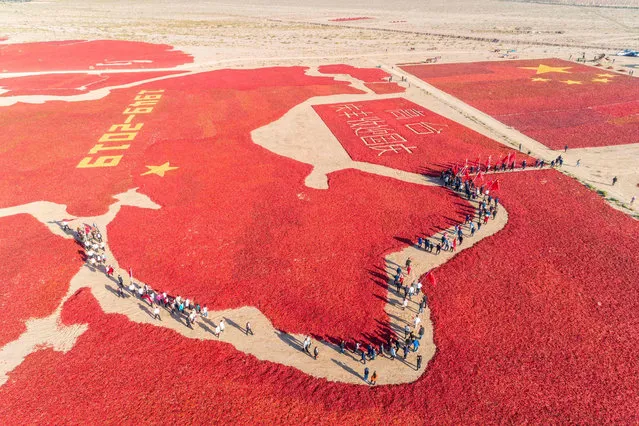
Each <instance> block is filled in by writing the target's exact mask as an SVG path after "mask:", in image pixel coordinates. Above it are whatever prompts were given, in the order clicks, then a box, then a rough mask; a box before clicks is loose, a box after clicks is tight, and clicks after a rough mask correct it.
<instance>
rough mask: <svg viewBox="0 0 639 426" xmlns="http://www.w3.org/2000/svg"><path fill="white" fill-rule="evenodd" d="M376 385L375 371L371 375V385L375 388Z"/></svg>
mask: <svg viewBox="0 0 639 426" xmlns="http://www.w3.org/2000/svg"><path fill="white" fill-rule="evenodd" d="M376 384H377V371H373V375H372V376H371V385H372V386H375V385H376Z"/></svg>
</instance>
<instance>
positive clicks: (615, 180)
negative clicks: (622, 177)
mask: <svg viewBox="0 0 639 426" xmlns="http://www.w3.org/2000/svg"><path fill="white" fill-rule="evenodd" d="M617 180H618V179H617V176H615V177H613V178H612V186H615V183H617Z"/></svg>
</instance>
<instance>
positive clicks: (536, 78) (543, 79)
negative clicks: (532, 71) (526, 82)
mask: <svg viewBox="0 0 639 426" xmlns="http://www.w3.org/2000/svg"><path fill="white" fill-rule="evenodd" d="M531 80H532V81H550V79H549V78H542V77H533V78H532V79H531Z"/></svg>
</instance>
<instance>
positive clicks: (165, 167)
mask: <svg viewBox="0 0 639 426" xmlns="http://www.w3.org/2000/svg"><path fill="white" fill-rule="evenodd" d="M146 168H147V169H149V170H147V171H146V172H144V173H142V174H141V175H140V176H144V175H150V174H154V175H158V176H162V177H164V173H166V172H168V171H170V170H175V169H178V168H179V167H171V166H170V165H169V162H168V161H167V162H166V163H164V164H162V165H161V166H146Z"/></svg>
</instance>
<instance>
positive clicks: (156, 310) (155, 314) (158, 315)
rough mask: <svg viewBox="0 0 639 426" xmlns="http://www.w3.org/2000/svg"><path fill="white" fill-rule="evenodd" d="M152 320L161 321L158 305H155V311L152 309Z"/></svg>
mask: <svg viewBox="0 0 639 426" xmlns="http://www.w3.org/2000/svg"><path fill="white" fill-rule="evenodd" d="M153 318H155V319H157V320H160V321H162V318H160V307H159V306H158V305H155V309H153Z"/></svg>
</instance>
